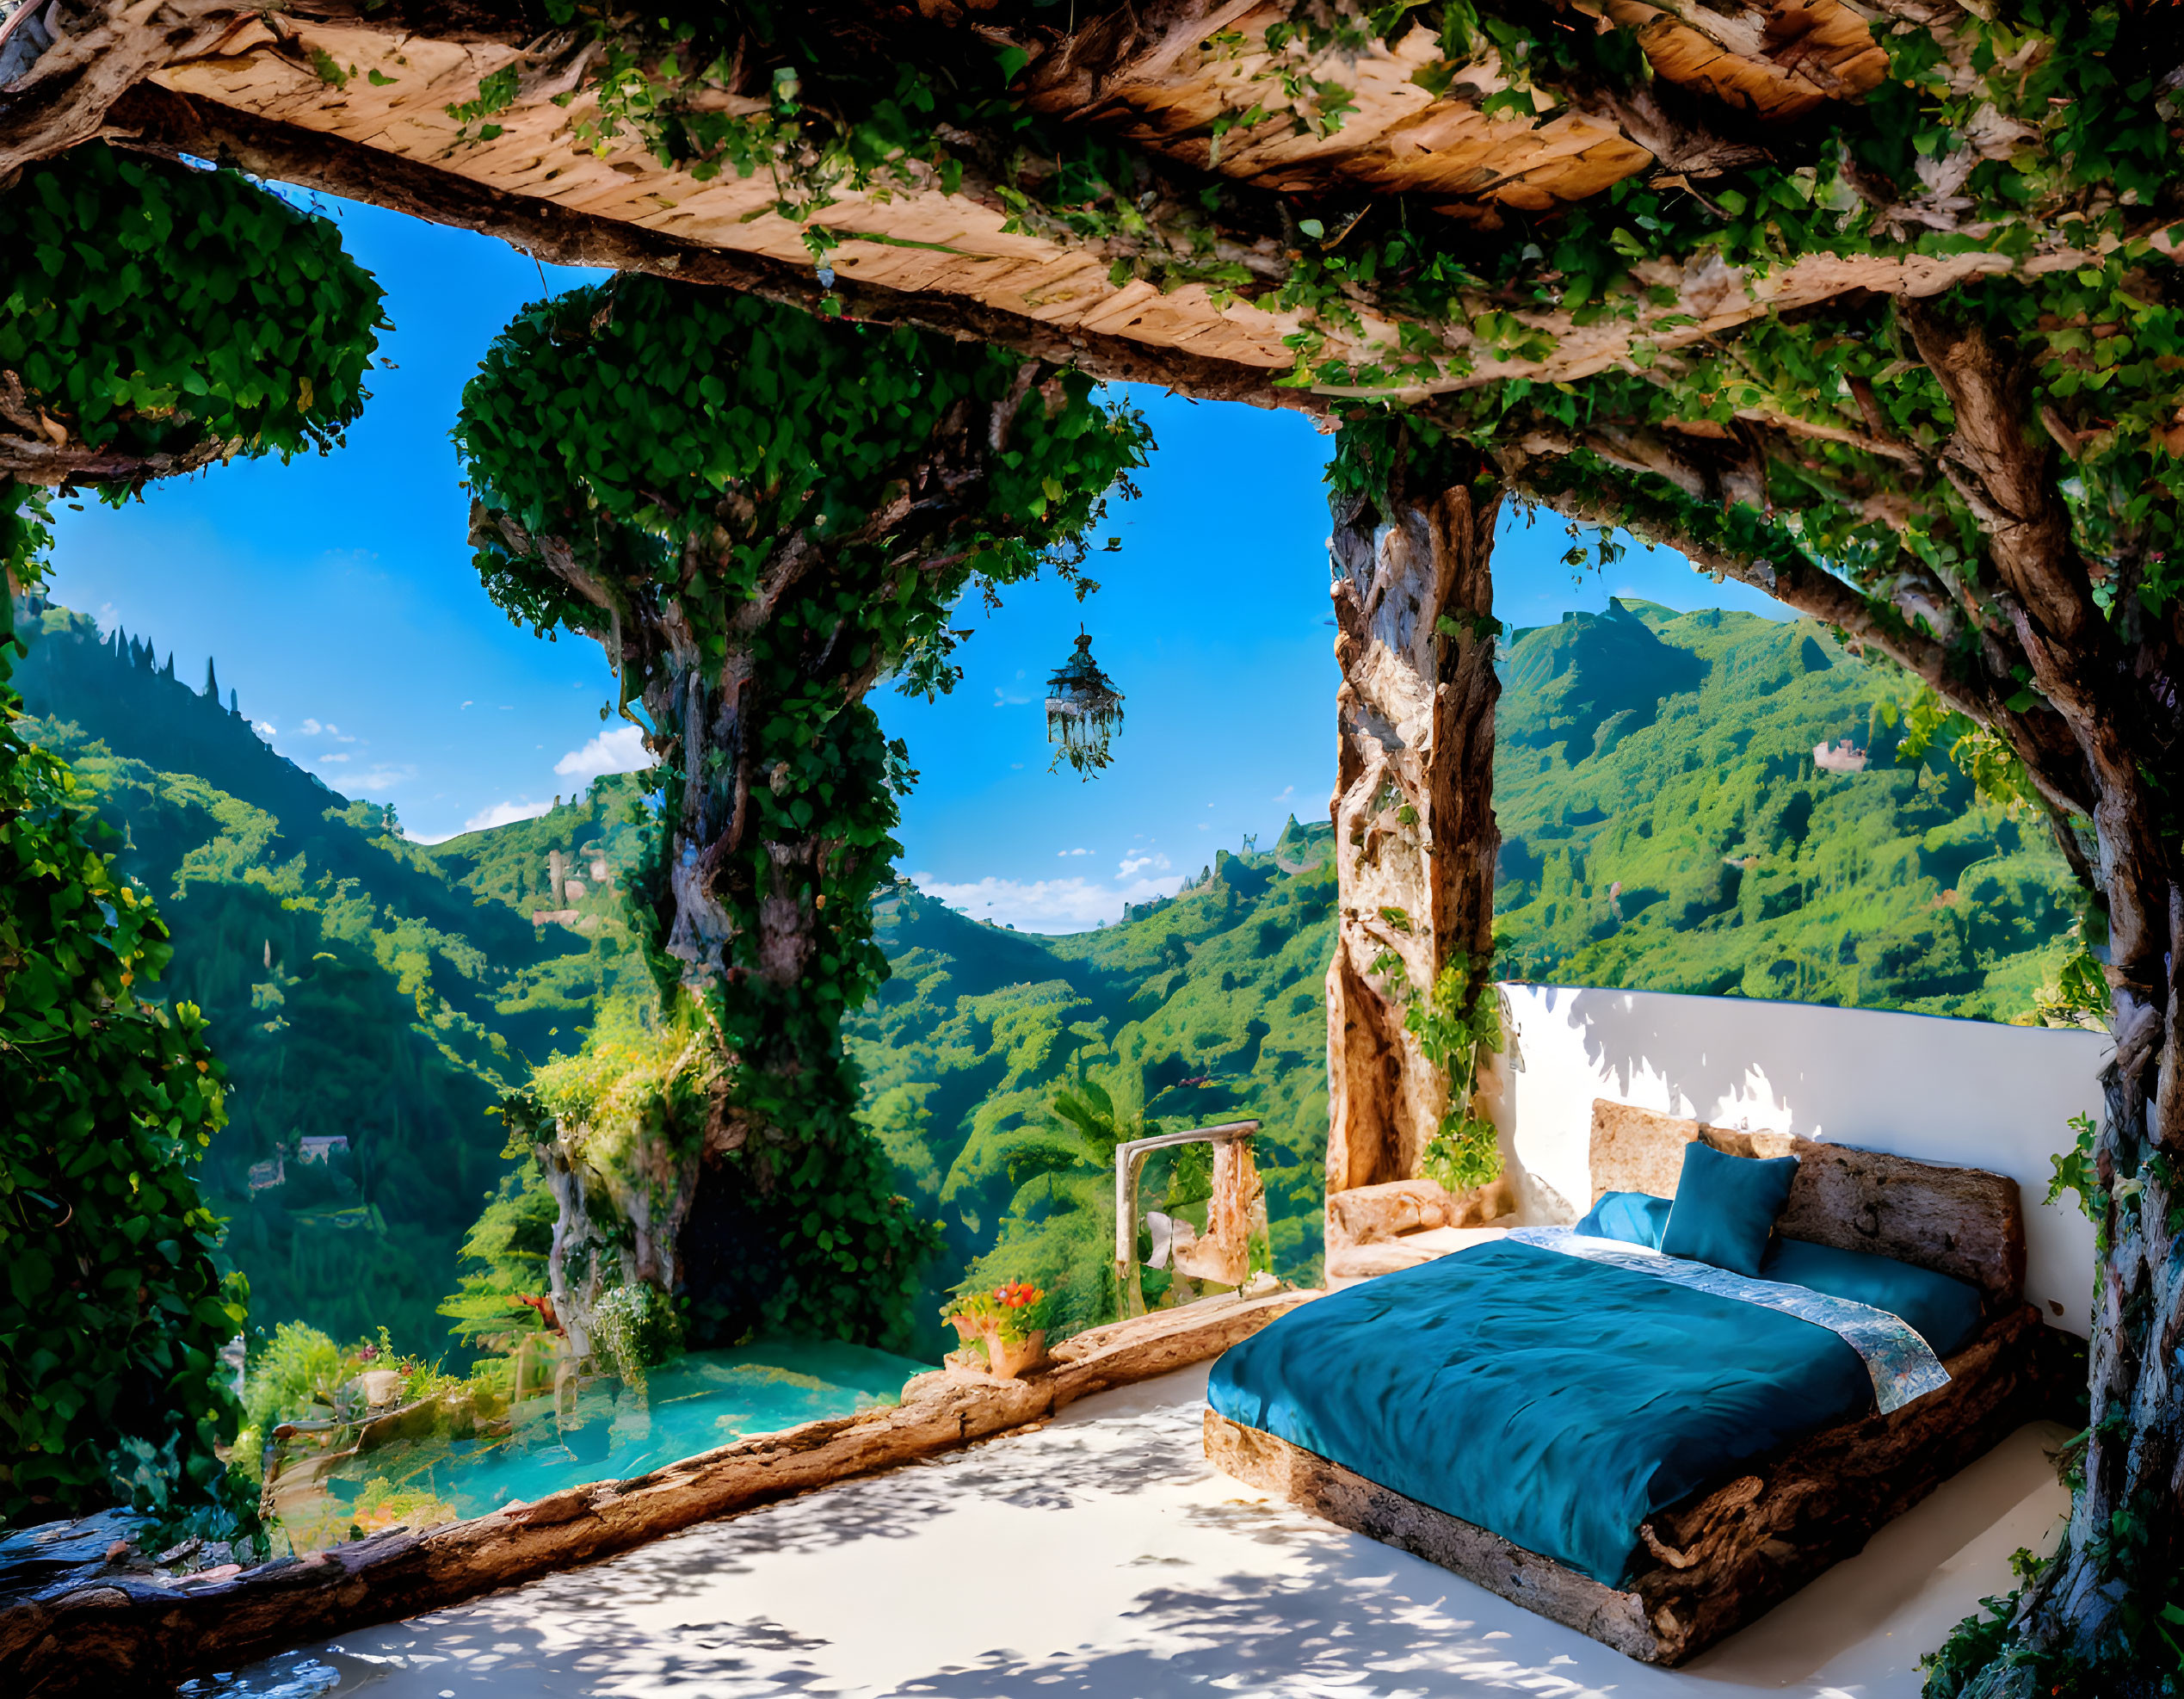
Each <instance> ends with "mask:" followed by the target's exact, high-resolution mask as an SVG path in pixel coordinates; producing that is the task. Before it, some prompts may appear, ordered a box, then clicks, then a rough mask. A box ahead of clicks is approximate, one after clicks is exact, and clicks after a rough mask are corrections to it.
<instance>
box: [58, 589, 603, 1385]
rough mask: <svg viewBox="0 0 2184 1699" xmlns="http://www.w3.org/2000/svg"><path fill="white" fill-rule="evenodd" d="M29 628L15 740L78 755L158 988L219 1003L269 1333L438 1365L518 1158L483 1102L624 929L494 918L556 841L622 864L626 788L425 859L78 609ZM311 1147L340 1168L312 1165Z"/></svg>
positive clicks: (393, 829)
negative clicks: (144, 910)
mask: <svg viewBox="0 0 2184 1699" xmlns="http://www.w3.org/2000/svg"><path fill="white" fill-rule="evenodd" d="M19 628H23V629H24V634H25V635H26V636H28V637H30V638H31V639H33V641H32V643H31V646H30V653H29V655H28V658H27V659H25V660H24V661H23V662H22V664H20V665H19V666H18V667H17V669H16V670H15V686H16V688H17V689H18V690H19V691H20V692H21V694H22V696H23V699H24V703H25V706H26V707H27V708H28V710H29V711H30V712H31V714H34V715H35V716H39V717H38V718H36V719H35V720H34V721H33V723H32V724H31V725H30V726H28V728H26V729H27V730H28V733H29V735H30V736H31V737H32V738H33V739H34V740H35V741H37V742H40V743H42V744H46V745H47V746H49V747H51V748H52V749H53V750H55V751H57V752H58V753H59V754H60V755H61V756H63V757H65V758H66V759H67V760H68V761H69V762H70V763H71V765H72V766H73V768H74V769H75V773H76V776H77V783H78V784H79V786H81V787H82V788H83V791H84V792H85V794H86V797H87V800H89V801H90V802H91V803H93V804H94V805H95V806H96V807H97V809H98V811H99V812H100V814H101V815H102V817H103V818H104V819H106V820H107V821H108V824H109V825H111V826H112V827H113V828H114V832H115V837H114V841H113V842H111V843H109V845H108V848H109V850H111V851H112V853H113V854H114V856H115V858H116V860H117V862H119V863H120V868H121V869H122V871H124V872H125V873H126V874H132V875H133V876H134V877H136V878H138V879H139V880H142V881H143V882H144V883H145V886H146V887H149V889H150V890H151V893H152V895H153V897H154V898H155V899H157V902H158V903H159V905H160V908H161V911H162V912H163V915H164V916H165V917H166V919H167V921H168V924H170V927H171V928H172V930H173V934H174V940H175V956H174V961H173V962H172V963H171V965H170V967H169V968H168V970H167V973H166V974H165V975H164V977H163V980H162V981H161V983H160V984H159V985H157V987H155V988H154V989H155V991H156V992H157V994H158V995H160V996H162V997H164V998H174V999H188V1000H189V1001H192V1002H194V1003H197V1004H200V1005H201V1006H202V1007H203V1009H204V1010H205V1011H206V1013H207V1016H208V1017H209V1020H210V1037H211V1041H212V1043H213V1050H214V1053H216V1054H217V1055H218V1056H219V1058H220V1060H221V1061H222V1063H223V1065H224V1066H225V1068H226V1070H227V1073H228V1080H229V1091H228V1097H227V1107H228V1116H229V1120H228V1125H227V1128H225V1131H224V1132H222V1133H221V1134H219V1136H218V1137H217V1138H216V1139H215V1140H214V1141H213V1147H212V1149H211V1151H210V1152H209V1153H208V1155H207V1160H206V1163H205V1166H204V1169H203V1170H202V1174H203V1180H204V1184H205V1187H206V1189H207V1192H208V1194H209V1195H210V1202H212V1204H213V1208H215V1209H216V1210H217V1211H218V1212H219V1214H223V1215H225V1216H227V1217H228V1218H229V1219H230V1227H229V1231H228V1239H227V1246H226V1249H227V1254H228V1255H229V1256H230V1257H231V1258H232V1259H233V1261H234V1263H236V1264H237V1265H238V1266H239V1267H240V1268H241V1269H243V1270H244V1272H245V1273H246V1274H247V1275H249V1276H250V1286H251V1315H252V1320H253V1323H254V1325H264V1326H268V1327H269V1326H271V1325H274V1324H275V1323H277V1322H280V1321H283V1320H287V1319H298V1318H305V1319H311V1320H312V1321H313V1322H315V1323H317V1324H318V1325H320V1326H323V1327H325V1328H327V1329H328V1330H330V1331H333V1332H335V1333H336V1334H337V1335H340V1336H342V1337H354V1336H355V1335H357V1334H359V1333H362V1332H364V1331H367V1330H368V1329H370V1328H373V1327H376V1326H378V1325H382V1324H384V1325H387V1326H388V1327H390V1328H391V1329H392V1331H393V1332H394V1334H395V1335H396V1338H397V1340H398V1343H400V1344H403V1345H404V1346H405V1347H407V1348H410V1349H419V1350H424V1349H432V1348H436V1346H437V1344H438V1342H439V1341H441V1339H442V1338H444V1336H445V1330H446V1324H445V1322H444V1321H442V1320H441V1319H439V1318H438V1317H437V1316H436V1315H435V1306H436V1305H437V1304H438V1302H439V1301H440V1300H441V1297H442V1296H443V1295H444V1294H446V1293H447V1291H448V1290H449V1289H450V1288H452V1287H453V1284H454V1281H455V1274H456V1263H457V1251H458V1247H459V1245H460V1242H461V1239H462V1235H463V1233H464V1231H465V1230H466V1228H467V1227H468V1226H469V1225H470V1222H471V1220H472V1218H473V1217H474V1216H475V1215H476V1214H477V1212H478V1204H479V1202H480V1200H481V1198H482V1197H483V1195H484V1193H485V1192H487V1191H488V1190H489V1189H491V1188H492V1187H493V1186H494V1185H495V1184H496V1183H497V1180H498V1179H499V1177H500V1175H501V1173H502V1171H503V1170H504V1169H505V1168H506V1166H507V1164H506V1163H505V1161H504V1160H503V1158H502V1156H501V1146H502V1144H503V1138H504V1134H503V1131H502V1129H501V1127H500V1124H499V1122H498V1121H497V1120H496V1119H492V1118H490V1117H489V1115H488V1114H487V1111H488V1109H490V1106H491V1105H492V1104H493V1103H496V1102H497V1099H498V1097H499V1096H500V1093H501V1091H502V1090H503V1089H505V1087H506V1086H507V1085H509V1084H516V1083H519V1082H520V1081H521V1079H522V1078H524V1077H525V1076H526V1075H527V1072H529V1069H530V1067H531V1066H532V1065H533V1064H534V1062H536V1061H540V1060H544V1059H545V1058H546V1056H547V1055H548V1054H550V1053H552V1050H553V1049H554V1048H556V1047H558V1046H560V1045H562V1044H564V1043H568V1044H571V1045H573V1043H574V1041H575V1038H576V1036H577V1035H578V1034H579V1033H580V1032H581V1029H582V1027H583V1024H584V1023H585V1022H588V1020H589V1010H590V1008H591V1005H592V1003H593V1001H594V998H595V995H596V992H597V990H598V987H599V985H600V984H601V983H602V979H605V978H607V977H608V976H609V975H610V974H611V973H614V971H615V969H614V961H615V960H616V951H615V948H614V945H615V942H616V935H617V934H618V933H620V932H621V930H622V923H621V922H620V919H619V917H617V916H616V914H615V912H614V911H615V906H616V905H614V901H613V900H612V899H611V898H610V897H602V898H600V899H595V900H593V901H591V902H589V903H588V904H586V905H584V906H585V907H588V908H589V909H591V910H593V911H595V916H592V915H587V916H586V917H584V919H585V921H586V922H587V924H590V925H591V926H592V928H593V930H592V931H591V932H590V933H589V934H587V933H585V932H583V931H580V930H571V929H568V928H565V927H563V926H559V925H548V926H545V927H534V925H533V924H531V921H530V919H529V917H528V915H527V914H521V913H518V912H511V911H510V907H509V906H506V905H503V903H502V902H499V901H497V900H495V899H496V898H497V897H499V896H500V895H501V894H502V892H501V890H500V889H499V888H497V886H496V885H495V882H494V880H495V876H497V873H498V869H499V864H500V862H501V861H502V860H504V859H506V858H507V857H508V856H511V855H514V854H515V853H518V852H520V853H522V854H530V853H532V852H533V851H534V850H535V851H536V856H535V859H536V860H537V862H538V880H539V884H540V887H541V888H542V887H543V884H544V880H545V878H546V860H545V853H546V850H547V849H548V848H549V847H554V846H555V845H557V844H558V847H560V848H562V849H563V850H565V851H567V852H568V853H569V854H570V855H571V858H572V859H574V858H575V856H577V852H578V851H579V850H589V848H590V847H591V846H593V845H594V844H595V843H600V844H603V845H605V846H606V847H607V849H608V853H609V854H610V855H612V856H620V857H623V858H625V859H626V861H633V859H634V853H635V852H634V846H633V843H632V842H631V841H629V837H628V828H627V827H626V825H623V824H622V818H623V816H624V815H625V814H626V812H627V801H626V796H625V795H624V794H622V793H621V792H620V790H618V789H617V788H616V787H615V786H614V784H613V783H612V782H609V783H608V784H606V785H603V786H602V787H600V788H597V789H595V792H594V794H593V797H592V800H590V802H589V803H588V804H587V805H585V806H577V807H569V808H563V809H560V810H558V811H556V812H555V813H554V814H553V815H551V816H549V817H547V818H546V819H542V820H536V821H526V822H523V823H522V824H521V831H520V832H519V831H515V829H509V828H504V829H503V832H505V833H507V834H509V836H508V837H505V838H503V840H502V844H503V846H505V847H503V849H502V850H501V852H500V855H499V856H495V857H487V856H481V854H480V852H479V851H478V848H477V847H476V838H475V837H472V838H470V839H458V840H455V841H454V842H453V843H448V844H445V845H440V846H436V847H435V848H431V849H426V848H423V847H421V846H419V845H416V844H414V843H410V842H409V841H407V840H406V839H404V837H401V836H400V835H399V830H398V826H397V825H396V823H395V821H394V819H393V816H392V811H391V810H389V809H386V808H384V807H381V806H377V805H375V804H371V803H361V802H349V801H348V800H345V799H344V798H342V797H340V796H338V795H336V794H334V793H333V792H331V791H330V790H328V789H327V788H325V786H324V785H323V784H321V783H319V782H318V781H317V780H316V779H314V778H312V777H311V776H310V775H307V774H305V773H304V772H303V771H301V770H300V769H298V768H297V767H295V766H294V765H293V763H289V762H288V761H287V760H285V759H284V758H283V757H281V756H279V755H277V754H275V752H274V751H272V750H271V749H270V748H268V746H267V745H266V744H264V743H263V742H262V741H261V740H260V739H259V738H258V737H257V735H256V733H255V732H253V731H252V730H251V729H250V725H249V722H248V721H247V720H244V719H243V718H242V716H241V715H240V714H238V713H237V712H234V711H233V710H232V709H231V707H223V706H222V705H221V704H220V702H219V700H218V698H217V695H216V694H215V687H213V683H212V681H211V680H210V679H209V678H208V679H207V688H206V689H204V690H196V689H191V688H190V686H188V684H185V683H181V682H180V681H178V680H177V679H176V677H175V676H174V670H173V663H172V661H171V660H170V661H169V662H168V664H166V665H165V666H164V667H161V666H159V665H157V664H156V663H155V661H154V658H153V657H152V654H151V650H150V649H149V648H148V647H147V646H144V645H141V644H134V643H132V642H130V641H129V640H128V639H126V637H125V636H124V635H123V634H122V633H118V632H117V633H115V636H114V639H113V640H112V641H105V640H102V639H101V638H100V637H99V635H98V633H97V631H96V627H94V626H93V625H92V623H91V622H90V621H89V620H87V619H85V618H84V617H83V616H82V615H77V614H73V613H70V612H68V611H67V610H65V609H46V611H45V613H44V615H43V617H42V620H40V621H29V622H26V627H19ZM584 859H585V860H586V861H587V862H588V861H589V860H590V859H591V856H589V855H586V856H584ZM486 862H491V864H492V867H493V868H494V869H495V873H494V874H488V873H487V871H486V868H485V865H484V864H485V863H486ZM518 906H520V905H518ZM318 1137H335V1138H342V1139H346V1140H348V1141H349V1148H348V1151H347V1152H346V1153H345V1154H342V1153H336V1154H334V1155H332V1156H330V1158H327V1159H325V1160H324V1161H315V1162H303V1161H299V1160H298V1159H297V1158H298V1154H299V1148H300V1141H301V1140H304V1139H306V1138H318ZM276 1164H277V1169H276V1167H275V1165H276ZM254 1169H256V1171H257V1172H256V1178H257V1180H258V1182H259V1183H258V1184H257V1185H256V1186H255V1187H254V1186H253V1184H252V1171H253V1170H254ZM275 1172H277V1173H278V1174H279V1176H280V1183H266V1182H268V1180H269V1179H271V1177H272V1176H273V1175H274V1173H275Z"/></svg>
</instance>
